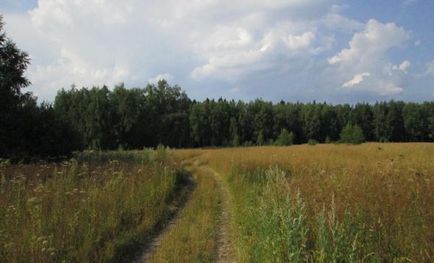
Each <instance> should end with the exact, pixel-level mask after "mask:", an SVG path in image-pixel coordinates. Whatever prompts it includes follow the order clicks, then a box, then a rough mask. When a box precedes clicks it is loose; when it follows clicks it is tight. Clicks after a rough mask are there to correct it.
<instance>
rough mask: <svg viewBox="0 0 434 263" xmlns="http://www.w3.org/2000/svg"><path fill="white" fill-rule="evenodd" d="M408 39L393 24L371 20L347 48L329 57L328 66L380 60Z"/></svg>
mask: <svg viewBox="0 0 434 263" xmlns="http://www.w3.org/2000/svg"><path fill="white" fill-rule="evenodd" d="M408 38H409V34H408V33H407V32H406V31H405V30H404V29H403V28H402V27H398V26H397V25H396V24H394V23H387V24H383V23H381V22H378V21H377V20H375V19H371V20H369V21H368V23H367V24H366V27H365V30H363V31H362V32H359V33H356V34H355V35H354V36H353V38H352V39H351V41H350V43H349V46H350V47H349V48H345V49H343V50H341V51H340V52H339V53H338V54H337V55H335V56H333V57H331V58H330V59H329V60H328V62H329V63H330V64H339V63H354V64H364V63H369V60H370V59H372V58H374V59H380V58H382V57H383V56H384V53H385V52H386V51H388V50H389V49H391V48H393V47H397V46H400V45H401V44H402V43H403V42H404V41H406V40H407V39H408Z"/></svg>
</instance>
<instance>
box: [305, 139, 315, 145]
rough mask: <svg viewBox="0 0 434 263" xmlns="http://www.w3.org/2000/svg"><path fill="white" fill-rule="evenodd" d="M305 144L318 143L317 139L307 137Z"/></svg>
mask: <svg viewBox="0 0 434 263" xmlns="http://www.w3.org/2000/svg"><path fill="white" fill-rule="evenodd" d="M307 144H309V145H317V144H318V141H317V140H315V139H309V140H308V141H307Z"/></svg>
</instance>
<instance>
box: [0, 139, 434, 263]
mask: <svg viewBox="0 0 434 263" xmlns="http://www.w3.org/2000/svg"><path fill="white" fill-rule="evenodd" d="M0 174H1V185H0V186H1V187H0V213H1V214H2V215H3V216H2V217H0V261H1V262H23V261H29V260H30V261H32V262H62V261H65V262H121V261H123V262H125V261H131V260H132V259H134V258H137V253H140V251H141V250H142V251H143V248H144V247H146V245H147V244H149V243H150V242H152V240H155V239H153V238H154V237H155V236H158V244H157V246H156V247H155V248H154V249H153V250H152V251H151V252H152V253H151V254H150V255H151V256H150V257H149V258H148V259H149V261H150V262H213V261H217V260H218V259H219V254H220V253H221V250H222V249H221V248H222V246H223V245H222V241H221V240H222V234H221V233H223V232H224V235H226V236H224V237H225V238H226V239H228V237H229V238H230V239H231V240H230V246H231V247H230V253H227V255H230V257H232V259H231V260H230V261H236V262H432V261H433V260H434V232H433V229H434V202H433V200H434V144H423V143H421V144H377V143H376V144H374V143H367V144H362V145H331V144H318V145H312V146H311V145H298V146H290V147H249V148H221V149H195V150H170V151H167V150H164V149H159V150H156V151H149V150H144V151H135V152H131V151H128V152H105V153H89V152H85V153H81V154H79V155H77V156H76V157H75V158H74V159H72V160H71V161H68V162H65V163H62V164H48V165H9V164H2V167H1V168H0ZM190 175H191V177H187V176H190ZM186 178H190V179H189V180H186ZM191 180H193V181H194V183H193V185H194V187H190V186H191V184H190V186H189V187H188V184H187V183H186V181H191ZM188 189H190V190H188ZM174 200H178V203H179V202H180V201H179V200H186V203H185V205H183V206H182V207H181V208H179V213H178V214H177V216H176V217H175V219H176V220H172V221H173V222H172V225H171V226H170V227H167V228H166V225H167V222H168V220H169V218H170V216H171V215H173V211H174V210H173V206H174ZM223 200H230V201H231V202H230V203H231V205H229V206H228V205H226V206H222V203H224V202H223ZM222 214H226V215H229V217H228V219H227V220H228V221H229V222H226V223H228V224H226V225H230V227H229V228H224V226H223V225H224V224H222ZM223 228H224V229H223ZM162 229H165V230H166V231H161V232H160V230H162ZM228 229H230V232H231V233H226V232H227V231H228ZM223 230H224V231H223ZM224 237H223V239H224Z"/></svg>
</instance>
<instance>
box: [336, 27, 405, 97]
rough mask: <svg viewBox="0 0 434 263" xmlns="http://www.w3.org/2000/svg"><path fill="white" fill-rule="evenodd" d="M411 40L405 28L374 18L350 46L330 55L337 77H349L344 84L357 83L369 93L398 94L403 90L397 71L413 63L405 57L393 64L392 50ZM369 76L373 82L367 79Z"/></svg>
mask: <svg viewBox="0 0 434 263" xmlns="http://www.w3.org/2000/svg"><path fill="white" fill-rule="evenodd" d="M408 39H409V33H408V32H407V31H406V30H405V29H404V28H402V27H399V26H397V25H396V24H394V23H381V22H379V21H376V20H374V19H371V20H369V21H368V22H367V23H366V25H365V28H364V29H363V30H362V31H360V32H357V33H355V34H354V35H353V37H352V39H351V40H350V42H349V47H348V48H344V49H342V50H341V51H339V52H338V53H337V54H336V55H334V56H332V57H330V58H329V59H328V63H329V65H331V66H333V67H335V71H336V72H335V74H336V76H337V78H341V79H343V80H345V83H344V84H343V85H342V87H353V86H355V85H357V86H358V87H357V88H358V89H359V90H365V91H366V92H371V93H374V94H378V95H382V96H386V95H394V94H397V93H400V92H402V91H403V88H401V87H400V83H401V77H400V75H399V74H398V73H397V72H396V71H400V72H404V73H407V70H408V68H409V67H410V65H411V63H410V61H407V60H405V61H403V62H402V63H401V64H399V65H392V64H391V63H390V62H388V61H387V58H388V52H389V51H390V50H392V49H394V48H399V47H401V46H402V45H403V43H405V42H406V41H407V40H408ZM359 72H370V73H369V75H367V73H362V74H360V73H359ZM368 76H369V81H364V79H365V77H368ZM350 78H351V79H350ZM347 79H350V80H349V81H346V80H347Z"/></svg>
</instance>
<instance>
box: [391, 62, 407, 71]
mask: <svg viewBox="0 0 434 263" xmlns="http://www.w3.org/2000/svg"><path fill="white" fill-rule="evenodd" d="M410 66H411V62H410V61H408V60H404V61H403V62H402V63H401V64H399V65H393V66H392V69H393V70H399V71H402V72H404V73H408V69H409V68H410Z"/></svg>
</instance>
